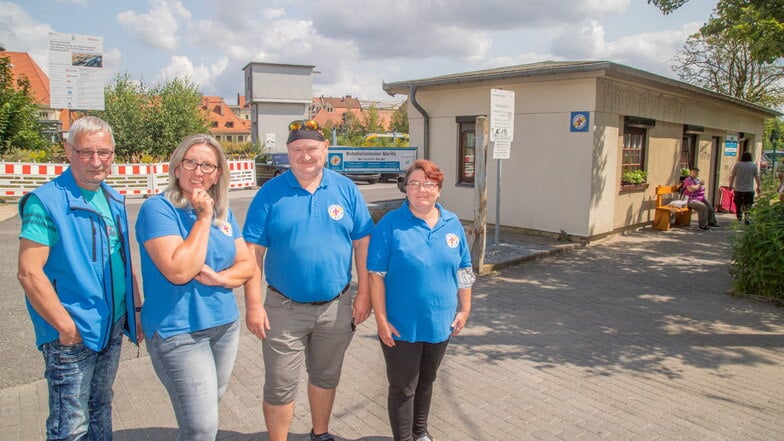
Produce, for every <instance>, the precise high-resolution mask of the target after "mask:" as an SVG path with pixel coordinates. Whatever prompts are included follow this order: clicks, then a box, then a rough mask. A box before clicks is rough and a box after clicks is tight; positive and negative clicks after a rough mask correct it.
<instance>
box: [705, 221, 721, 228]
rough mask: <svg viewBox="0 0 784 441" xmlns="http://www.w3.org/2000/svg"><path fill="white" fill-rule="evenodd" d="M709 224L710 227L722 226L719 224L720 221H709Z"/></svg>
mask: <svg viewBox="0 0 784 441" xmlns="http://www.w3.org/2000/svg"><path fill="white" fill-rule="evenodd" d="M708 226H709V227H717V228H718V227H720V226H721V225H719V223H718V222H711V223H709V224H708Z"/></svg>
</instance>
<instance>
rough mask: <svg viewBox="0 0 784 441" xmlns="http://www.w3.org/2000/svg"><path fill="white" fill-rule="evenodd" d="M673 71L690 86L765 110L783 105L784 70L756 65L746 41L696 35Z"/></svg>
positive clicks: (679, 57)
mask: <svg viewBox="0 0 784 441" xmlns="http://www.w3.org/2000/svg"><path fill="white" fill-rule="evenodd" d="M675 63H676V64H675V66H674V67H673V70H674V71H675V73H676V74H677V75H678V77H679V78H680V79H681V80H683V81H686V82H689V83H691V84H695V85H698V86H700V87H704V88H706V89H710V90H714V91H716V92H719V93H722V94H724V95H729V96H733V97H736V98H741V99H744V100H746V101H749V102H752V103H756V104H759V105H762V106H766V107H778V106H781V105H782V104H784V81H782V80H784V67H782V65H781V64H780V63H767V62H764V61H756V60H755V59H754V57H753V56H752V54H751V47H750V45H749V44H748V43H747V42H746V41H745V40H738V39H736V38H734V37H732V36H729V35H725V34H715V35H706V34H703V33H697V34H695V35H692V36H691V37H689V38H688V40H686V44H685V45H684V48H683V49H682V50H681V51H680V52H679V53H678V55H676V56H675Z"/></svg>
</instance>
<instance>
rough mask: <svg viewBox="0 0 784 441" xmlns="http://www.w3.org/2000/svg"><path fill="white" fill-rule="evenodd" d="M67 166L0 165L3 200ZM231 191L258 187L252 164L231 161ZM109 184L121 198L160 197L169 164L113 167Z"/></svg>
mask: <svg viewBox="0 0 784 441" xmlns="http://www.w3.org/2000/svg"><path fill="white" fill-rule="evenodd" d="M67 168H68V164H53V163H30V162H0V170H2V174H0V197H9V198H17V197H21V196H23V195H24V194H26V193H29V192H31V191H33V190H35V189H36V188H38V187H40V186H41V185H42V184H45V183H47V182H49V181H50V180H52V179H54V178H56V177H57V176H60V174H62V172H63V171H65V170H66V169H67ZM229 171H230V173H231V179H230V185H229V188H230V189H238V188H240V189H241V188H250V187H253V186H255V185H256V169H255V165H254V162H253V161H252V160H244V161H229ZM106 182H107V183H108V184H109V185H111V186H112V187H113V188H114V189H115V190H117V191H118V192H119V193H120V194H123V195H126V196H129V197H134V196H138V197H147V196H151V195H155V194H158V193H161V192H162V191H163V190H164V189H165V188H166V186H167V185H168V184H169V163H167V162H160V163H156V164H112V172H111V174H110V175H109V176H108V177H107V178H106Z"/></svg>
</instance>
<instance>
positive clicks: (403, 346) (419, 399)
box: [379, 339, 449, 441]
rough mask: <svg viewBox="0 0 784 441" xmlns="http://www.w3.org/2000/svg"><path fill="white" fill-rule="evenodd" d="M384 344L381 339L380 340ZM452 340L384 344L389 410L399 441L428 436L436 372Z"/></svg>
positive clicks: (382, 346)
mask: <svg viewBox="0 0 784 441" xmlns="http://www.w3.org/2000/svg"><path fill="white" fill-rule="evenodd" d="M379 341H380V340H379ZM448 344H449V340H448V339H447V340H446V341H443V342H441V343H424V342H417V343H408V342H405V341H396V342H395V346H394V347H392V348H390V347H389V346H387V345H385V344H384V343H381V350H382V351H383V352H384V360H385V361H386V365H387V380H388V381H389V395H388V396H387V411H388V412H389V423H390V425H391V426H392V436H393V437H394V439H395V441H411V440H414V439H416V437H419V436H422V435H424V434H425V433H427V418H428V415H429V414H430V400H431V398H432V396H433V383H434V382H435V381H436V372H437V371H438V367H439V366H440V365H441V360H443V359H444V354H445V353H446V347H447V345H448Z"/></svg>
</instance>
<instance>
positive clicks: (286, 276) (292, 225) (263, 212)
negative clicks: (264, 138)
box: [243, 169, 373, 303]
mask: <svg viewBox="0 0 784 441" xmlns="http://www.w3.org/2000/svg"><path fill="white" fill-rule="evenodd" d="M372 229H373V219H372V218H371V217H370V212H369V211H368V209H367V205H365V200H364V198H363V197H362V194H361V193H360V192H359V189H358V188H357V186H356V184H354V183H353V182H352V181H351V180H350V179H348V178H346V177H345V176H343V175H340V174H338V173H336V172H333V171H331V170H327V169H324V172H323V176H322V178H321V184H319V187H318V188H317V189H316V191H315V192H313V194H311V193H310V192H308V191H307V190H305V189H304V188H302V186H301V185H300V184H299V182H298V181H297V178H296V177H295V176H294V173H291V172H289V173H283V174H282V175H280V176H278V177H276V178H273V179H272V180H270V181H268V182H267V183H266V184H264V186H263V187H261V189H259V191H258V193H256V196H255V197H254V198H253V201H252V202H251V204H250V207H248V214H247V216H246V219H245V227H244V230H243V236H244V237H245V240H246V241H247V242H249V243H254V244H257V245H261V246H263V247H265V248H266V249H267V251H266V253H265V254H264V273H265V275H266V278H267V283H268V284H269V285H271V286H273V287H275V289H277V290H279V291H280V292H282V293H283V294H284V295H286V297H289V298H290V299H292V300H294V301H295V302H302V303H306V302H321V301H325V300H330V299H331V298H333V297H335V296H336V295H337V294H338V293H340V291H341V290H342V289H343V288H344V287H345V286H346V285H347V284H348V283H349V282H351V263H352V255H353V252H354V248H353V246H354V244H353V241H355V240H358V239H361V238H363V237H365V236H367V235H368V234H370V231H371V230H372Z"/></svg>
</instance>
